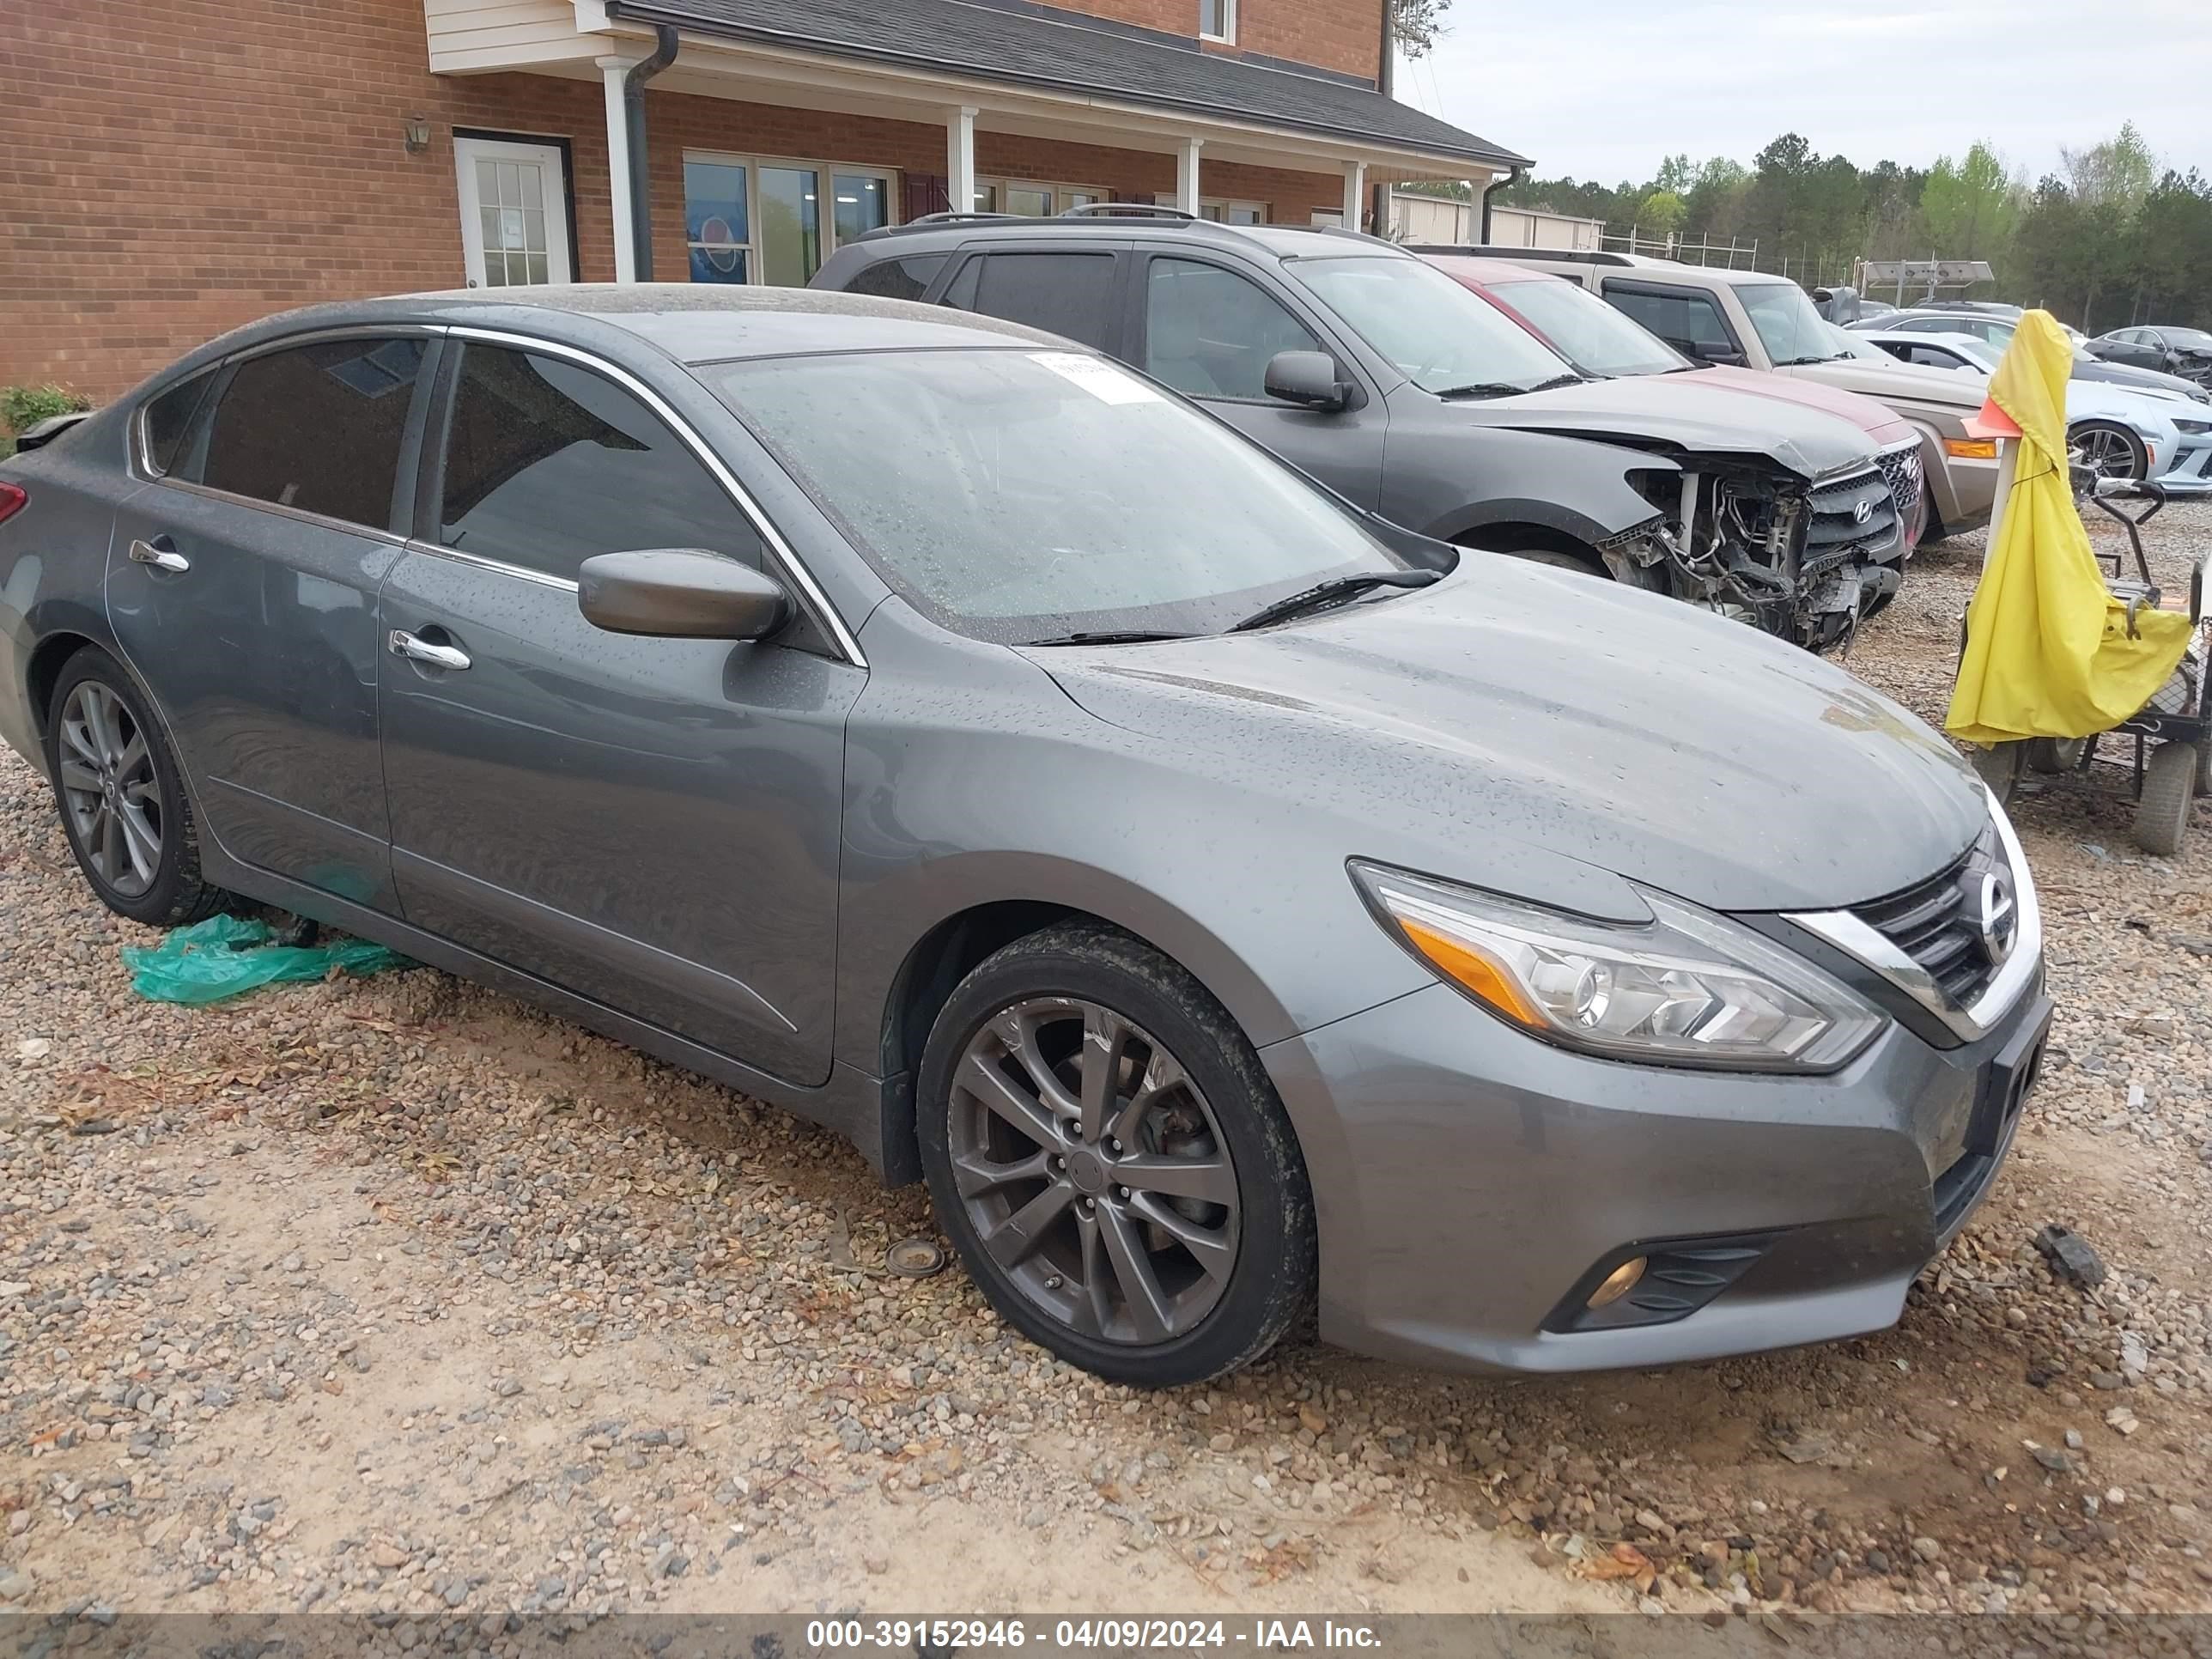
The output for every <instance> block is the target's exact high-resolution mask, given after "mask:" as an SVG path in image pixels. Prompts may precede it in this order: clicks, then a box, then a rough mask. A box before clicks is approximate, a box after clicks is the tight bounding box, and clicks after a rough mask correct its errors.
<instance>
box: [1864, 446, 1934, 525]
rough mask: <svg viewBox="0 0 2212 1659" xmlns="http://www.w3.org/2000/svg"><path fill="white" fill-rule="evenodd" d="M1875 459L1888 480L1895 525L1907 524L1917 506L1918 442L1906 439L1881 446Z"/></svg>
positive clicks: (1919, 479) (1919, 478)
mask: <svg viewBox="0 0 2212 1659" xmlns="http://www.w3.org/2000/svg"><path fill="white" fill-rule="evenodd" d="M1876 460H1877V462H1878V464H1879V465H1880V466H1881V476H1882V477H1885V478H1887V480H1888V481H1889V498H1890V500H1891V501H1893V502H1894V503H1895V504H1896V507H1897V519H1898V522H1899V524H1911V522H1912V515H1913V514H1914V513H1917V511H1918V510H1919V507H1920V491H1921V489H1922V488H1923V484H1922V481H1921V477H1920V443H1919V441H1918V440H1917V439H1912V438H1909V439H1907V440H1906V441H1905V442H1903V443H1901V444H1899V445H1898V446H1897V447H1895V448H1893V449H1885V450H1884V451H1882V453H1881V455H1880V456H1878V457H1877V458H1876Z"/></svg>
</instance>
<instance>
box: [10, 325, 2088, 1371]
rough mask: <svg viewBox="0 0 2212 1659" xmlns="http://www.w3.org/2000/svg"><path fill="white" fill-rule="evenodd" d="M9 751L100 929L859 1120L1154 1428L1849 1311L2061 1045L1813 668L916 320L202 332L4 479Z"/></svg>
mask: <svg viewBox="0 0 2212 1659" xmlns="http://www.w3.org/2000/svg"><path fill="white" fill-rule="evenodd" d="M0 735H4V736H5V737H6V738H7V739H8V741H9V743H10V744H13V745H14V746H15V748H16V749H17V750H21V752H22V753H23V754H24V755H26V756H27V757H32V758H33V761H34V762H35V763H36V764H38V765H39V766H40V767H41V768H42V769H44V771H45V772H46V775H47V776H48V777H49V778H50V779H51V780H52V784H53V787H54V791H55V795H56V799H57V801H58V806H59V810H60V812H61V816H62V819H63V823H64V826H65V827H66V829H67V832H68V836H69V839H70V844H71V846H72V847H73V848H74V849H75V851H76V856H77V859H78V861H79V863H80V864H81V865H82V867H83V870H84V873H85V876H86V878H87V879H88V881H89V882H90V884H91V885H92V887H93V889H94V891H95V892H96V893H97V894H98V895H99V896H100V899H101V900H102V901H104V902H106V904H107V905H108V906H109V907H110V908H112V909H114V910H116V911H118V912H120V913H121V914H122V915H125V916H129V917H132V918H135V919H136V920H137V921H143V922H149V923H152V924H154V925H156V926H162V925H168V924H173V923H177V922H180V921H185V920H187V919H190V918H192V917H195V916H198V915H204V914H205V913H208V912H210V911H211V910H213V909H215V908H219V907H221V906H222V905H224V904H226V903H228V902H233V901H234V896H243V897H245V898H246V899H250V900H253V901H258V902H264V903H267V904H270V905H276V906H280V907H283V908H288V909H290V910H293V911H296V912H299V913H301V914H302V915H308V916H313V917H316V918H319V919H320V920H322V921H326V922H330V923H333V924H335V925H337V926H339V927H344V928H346V929H349V930H350V931H352V932H354V933H360V934H362V935H365V936H367V937H369V938H371V939H380V940H383V941H385V942H386V943H388V944H390V945H394V946H396V947H398V949H400V950H402V951H406V952H407V953H409V954H410V955H412V956H414V957H418V958H420V959H421V960H422V961H423V962H426V963H432V964H434V965H435V966H437V967H440V968H443V969H448V970H450V971H452V972H454V973H457V974H461V975H466V976H468V977H470V978H472V979H477V980H480V981H484V982H485V983H487V984H490V985H494V986H497V987H501V988H503V989H506V990H508V991H511V992H513V993H514V994H517V995H520V996H522V997H526V998H528V999H530V1000H533V1001H536V1002H538V1003H540V1004H543V1005H544V1006H548V1007H550V1008H552V1009H555V1010H556V1011H558V1012H562V1013H564V1014H566V1015H568V1016H569V1017H571V1018H574V1019H576V1020H578V1021H580V1022H581V1023H583V1024H588V1025H591V1026H593V1027H595V1028H597V1029H598V1030H602V1031H605V1032H606V1033H608V1034H610V1035H611V1036H616V1037H618V1038H620V1039H622V1040H623V1041H624V1042H629V1043H632V1044H635V1046H636V1047H638V1048H642V1049H645V1050H647V1051H649V1052H651V1053H653V1054H658V1055H660V1056H662V1057H664V1058H665V1059H667V1060H671V1061H673V1062H675V1063H677V1064H678V1065H682V1066H689V1067H691V1068H693V1069H695V1070H697V1071H699V1072H702V1073H707V1074H708V1075H711V1076H713V1077H715V1078H718V1079H722V1080H723V1081H725V1082H726V1083H728V1084H730V1085H733V1086H735V1087H737V1088H739V1089H742V1090H744V1091H746V1092H747V1093H749V1094H751V1095H754V1096H757V1097H762V1098H763V1099H766V1100H769V1101H774V1102H776V1103H781V1104H782V1105H784V1106H786V1107H788V1108H789V1109H792V1110H793V1111H796V1112H799V1113H800V1114H803V1115H805V1116H807V1117H810V1118H812V1119H815V1120H817V1121H820V1122H822V1123H824V1124H827V1125H829V1126H830V1127H833V1128H835V1129H836V1130H837V1131H838V1132H839V1133H842V1134H845V1135H847V1136H849V1137H850V1138H851V1139H853V1140H854V1141H855V1142H856V1143H857V1144H858V1145H859V1146H860V1148H861V1150H862V1151H863V1152H865V1153H866V1156H867V1157H868V1158H869V1160H870V1161H871V1162H872V1164H874V1165H875V1166H876V1167H877V1168H878V1170H880V1171H881V1172H882V1174H883V1175H884V1177H885V1179H887V1180H889V1181H891V1182H908V1181H913V1180H915V1179H927V1182H928V1183H929V1188H930V1193H931V1195H932V1197H933V1200H934V1201H935V1205H936V1209H937V1213H938V1216H939V1218H940V1220H941V1221H942V1223H943V1225H944V1227H945V1231H946V1232H947V1233H948V1234H949V1235H950V1236H951V1239H952V1240H953V1242H954V1243H955V1244H956V1245H957V1248H958V1249H959V1251H960V1254H961V1255H962V1257H963V1260H964V1261H965V1262H966V1264H967V1267H968V1269H969V1272H970V1273H972V1274H973V1275H974V1276H975V1279H976V1280H977V1282H978V1283H979V1284H980V1285H981V1287H982V1289H983V1291H984V1292H985V1293H986V1294H987V1296H988V1297H990V1299H991V1301H992V1302H993V1304H994V1305H995V1306H996V1307H997V1308H998V1309H999V1310H1000V1312H1001V1313H1002V1314H1004V1316H1006V1318H1007V1319H1008V1320H1009V1321H1011V1322H1012V1323H1013V1324H1014V1325H1016V1326H1017V1327H1018V1328H1020V1329H1021V1330H1022V1331H1024V1333H1026V1334H1028V1335H1029V1336H1030V1337H1031V1338H1033V1339H1034V1340H1036V1341H1038V1342H1039V1343H1042V1344H1043V1345H1044V1346H1046V1347H1048V1348H1050V1349H1051V1350H1053V1351H1054V1352H1056V1353H1058V1354H1060V1355H1062V1356H1064V1357H1065V1358H1068V1359H1070V1360H1072V1361H1073V1362H1075V1363H1076V1364H1080V1365H1083V1366H1085V1367H1088V1368H1089V1369H1091V1370H1094V1371H1096V1372H1098V1373H1099V1374H1101V1375H1103V1376H1109V1377H1112V1378H1115V1379H1119V1380H1123V1381H1127V1382H1132V1383H1146V1384H1169V1383H1184V1382H1188V1381H1191V1380H1194V1379H1196V1378H1200V1377H1206V1376H1212V1375H1214V1374H1216V1373H1218V1372H1220V1371H1222V1370H1226V1369H1228V1368H1230V1367H1232V1366H1235V1365H1237V1364H1242V1363H1243V1362H1245V1361H1248V1360H1250V1359H1252V1358H1255V1356H1257V1355H1259V1354H1261V1353H1262V1352H1265V1351H1266V1350H1267V1347H1268V1346H1269V1345H1270V1344H1272V1343H1273V1342H1274V1341H1275V1340H1277V1339H1278V1338H1279V1337H1280V1336H1281V1335H1282V1334H1283V1333H1284V1332H1285V1329H1287V1328H1289V1327H1290V1326H1291V1323H1292V1322H1294V1321H1295V1320H1296V1319H1297V1317H1298V1316H1299V1314H1300V1312H1301V1310H1303V1309H1304V1308H1305V1307H1307V1306H1308V1305H1309V1304H1310V1303H1311V1302H1312V1301H1313V1299H1314V1298H1315V1297H1316V1296H1317V1297H1318V1300H1319V1304H1320V1319H1321V1331H1322V1335H1323V1336H1324V1337H1326V1338H1327V1339H1328V1340H1332V1341H1336V1342H1340V1343H1342V1344H1345V1345H1346V1346H1351V1347H1354V1348H1358V1349H1361V1350H1364V1351H1366V1352H1372V1353H1380V1354H1386V1355H1395V1356H1400V1357H1402V1358H1407V1359H1410V1360H1414V1361H1419V1362H1424V1363H1432V1364H1446V1365H1461V1366H1480V1367H1489V1368H1501V1369H1506V1370H1525V1371H1558V1370H1583V1369H1588V1368H1593V1367H1606V1366H1620V1365H1647V1364H1655V1363H1660V1362H1665V1361H1673V1360H1687V1359H1696V1358H1705V1357H1709V1356H1713V1355H1719V1354H1727V1353H1735V1352H1745V1351H1747V1350H1753V1349H1763V1348H1771V1347H1776V1346H1784V1345H1787V1344H1795V1343H1802V1342H1809V1341H1816V1340H1824V1339H1828V1338H1835V1337H1842V1336H1847V1335H1851V1334H1857V1333H1861V1332H1865V1331H1870V1330H1874V1329H1877V1328H1881V1327H1882V1326H1885V1325H1887V1324H1888V1323H1890V1322H1892V1321H1893V1320H1894V1319H1895V1318H1896V1317H1897V1316H1898V1313H1899V1309H1900V1307H1901V1305H1902V1304H1903V1301H1904V1297H1905V1290H1906V1287H1907V1285H1909V1284H1910V1283H1911V1279H1912V1278H1913V1276H1914V1274H1915V1273H1917V1271H1918V1270H1919V1268H1920V1267H1922V1265H1923V1263H1925V1262H1926V1261H1928V1260H1929V1257H1930V1256H1931V1255H1933V1254H1934V1253H1935V1252H1936V1250H1938V1249H1940V1248H1942V1244H1943V1243H1944V1242H1945V1241H1946V1240H1947V1239H1948V1237H1950V1236H1951V1235H1952V1234H1953V1233H1954V1232H1955V1231H1957V1230H1958V1229H1959V1228H1960V1226H1961V1225H1963V1224H1964V1222H1965V1219H1966V1216H1967V1214H1968V1212H1970V1211H1971V1210H1972V1208H1973V1206H1975V1204H1976V1203H1977V1202H1978V1200H1980V1198H1981V1197H1982V1195H1983V1194H1984V1192H1985V1191H1986V1190H1987V1188H1988V1187H1989V1185H1990V1181H1991V1180H1992V1178H1993V1177H1994V1176H1995V1174H1996V1170H1997V1168H1998V1166H1999V1164H2001V1163H2002V1159H2003V1158H2004V1156H2005V1153H2006V1151H2007V1149H2008V1146H2009V1144H2010V1141H2011V1139H2012V1136H2013V1133H2014V1131H2015V1127H2016V1125H2017V1122H2018V1120H2019V1115H2020V1111H2021V1103H2022V1101H2023V1099H2024V1097H2026V1095H2027V1091H2028V1090H2029V1088H2030V1086H2031V1085H2032V1084H2033V1081H2034V1079H2035V1075H2036V1069H2037V1062H2038V1060H2039V1055H2040V1053H2041V1047H2042V1042H2043V1038H2044V1033H2045V1029H2046V1027H2047V1025H2048V1023H2049V1019H2050V1013H2051V1008H2050V1004H2049V1003H2048V1002H2047V1001H2046V1000H2045V997H2044V994H2043V973H2042V940H2041V927H2040V922H2039V916H2038V911H2037V906H2036V898H2035V890H2034V887H2033V884H2032V882H2031V880H2030V878H2029V875H2028V871H2027V865H2026V862H2025V860H2023V858H2022V856H2021V849H2020V846H2019V843H2018V842H2016V841H2015V838H2014V836H2013V832H2012V829H2011V828H2010V826H2009V825H2008V823H2006V821H2005V817H2004V815H2003V813H2002V811H2000V810H1998V808H1997V807H1996V805H1994V804H1993V803H1992V802H1991V800H1990V797H1989V796H1988V794H1987V793H1985V792H1984V790H1983V789H1981V788H1980V787H1978V785H1977V783H1976V782H1975V781H1974V779H1973V776H1972V773H1971V772H1970V771H1969V770H1968V769H1966V767H1965V766H1964V765H1963V764H1962V763H1960V761H1959V760H1958V759H1957V757H1955V756H1954V753H1953V752H1952V750H1950V748H1949V746H1948V744H1945V743H1944V742H1943V740H1942V738H1939V737H1937V736H1936V734H1935V733H1934V732H1930V731H1929V730H1928V729H1927V728H1926V727H1925V726H1922V725H1921V724H1920V723H1919V722H1918V721H1917V720H1914V719H1913V718H1912V716H1911V715H1910V714H1906V713H1905V712H1904V711H1903V710H1902V709H1900V708H1898V707H1896V706H1895V705H1894V704H1893V703H1890V702H1887V701H1885V700H1884V699H1883V698H1881V697H1880V696H1876V695H1875V694H1874V693H1873V692H1871V691H1869V690H1867V689H1866V688H1865V687H1864V686H1863V685H1862V684H1858V683H1857V681H1855V680H1853V679H1851V678H1850V677H1849V676H1847V675H1846V674H1844V673H1843V672H1842V671H1838V670H1837V669H1834V668H1831V667H1830V666H1828V665H1826V664H1824V663H1822V662H1820V661H1819V660H1818V659H1814V658H1813V657H1810V656H1808V655H1806V654H1805V653H1801V652H1798V651H1796V650H1794V649H1792V648H1790V647H1788V646H1785V645H1784V644H1781V643H1780V642H1778V641H1773V640H1770V639H1765V638H1763V637H1761V636H1759V635H1757V634H1755V633H1753V631H1751V630H1750V629H1744V628H1741V627H1738V626H1736V625H1735V624H1734V623H1729V622H1727V621H1724V620H1722V619H1720V618H1718V617H1712V616H1708V615H1705V614H1703V613H1700V612H1698V611H1692V610H1690V609H1689V608H1687V607H1686V606H1683V605H1679V604H1675V603H1673V602H1671V601H1668V600H1666V599H1659V598H1656V597H1654V596H1651V595H1649V594H1645V593H1642V592H1636V591H1633V590H1632V589H1628V588H1626V587H1620V586H1613V585H1608V584H1601V583H1598V582H1594V581H1590V580H1587V579H1586V578H1583V577H1581V576H1578V575H1576V574H1570V573H1567V572H1563V571H1559V570H1554V569H1551V568H1546V567H1543V566H1540V565H1533V564H1528V563H1525V562H1520V561H1517V560H1513V559H1508V558H1497V557H1491V556H1486V555H1483V554H1480V553H1476V552H1462V550H1456V549H1453V548H1449V547H1445V546H1443V545H1440V544H1435V543H1431V542H1428V541H1426V540H1424V539H1422V538H1418V537H1414V536H1411V535H1408V534H1407V533H1406V532H1401V531H1399V530H1395V529H1394V528H1392V527H1391V526H1389V525H1388V524H1386V523H1384V522H1383V521H1382V520H1377V519H1374V518H1371V517H1368V516H1366V515H1364V514H1363V513H1359V512H1358V511H1357V510H1356V509H1354V508H1352V507H1349V506H1347V505H1346V503H1345V502H1343V501H1340V500H1339V499H1338V498H1336V497H1335V496H1334V495H1329V494H1328V493H1327V492H1325V491H1324V490H1322V489H1320V488H1319V487H1318V486H1316V485H1315V484H1313V483H1310V482H1309V481H1308V480H1307V479H1306V478H1305V477H1303V476H1302V475H1300V474H1298V473H1297V472H1294V471H1291V470H1290V469H1288V468H1287V467H1285V466H1284V465H1281V464H1279V463H1278V462H1276V461H1275V460H1273V459H1271V458H1270V457H1269V456H1268V455H1267V453H1265V452H1263V451H1261V449H1259V448H1257V447H1255V446H1254V445H1252V444H1251V443H1250V442H1249V441H1246V440H1245V439H1243V437H1241V436H1239V435H1237V433H1235V432H1234V431H1232V430H1231V429H1230V428H1228V427H1226V426H1225V425H1223V424H1221V423H1219V422H1217V421H1215V420H1214V419H1212V417H1211V416H1207V415H1206V414H1204V413H1201V412H1200V411H1199V410H1196V409H1194V407H1192V406H1191V405H1189V404H1186V403H1184V402H1183V401H1182V400H1181V399H1180V398H1177V397H1176V396H1175V395H1174V394H1173V393H1171V392H1165V391H1164V390H1163V389H1162V388H1160V387H1159V386H1157V385H1155V384H1153V383H1152V382H1151V381H1149V380H1145V379H1144V378H1142V377H1141V376H1139V375H1137V374H1133V373H1131V372H1130V371H1128V370H1127V369H1125V368H1121V367H1118V366H1116V365H1115V364H1114V363H1112V362H1108V361H1106V360H1105V359H1103V358H1101V357H1099V356H1095V355H1092V354H1091V353H1088V352H1085V351H1083V350H1081V349H1076V348H1073V347H1071V346H1069V345H1068V344H1066V343H1065V342H1061V341H1057V340H1054V339H1052V338H1049V337H1046V336H1042V335H1039V334H1036V333H1033V332H1031V331H1027V330H1024V329H1021V328H1018V327H1014V326H1012V325H1001V324H998V323H994V322H991V321H988V320H985V319H978V318H975V317H970V316H963V315H956V314H954V313H947V312H945V311H942V310H925V309H923V308H921V307H915V306H908V305H904V304H901V303H897V302H894V301H871V300H859V299H852V298H847V297H842V296H837V295H821V294H806V293H791V292H781V291H775V290H755V289H734V290H733V289H709V290H704V291H702V290H698V289H686V288H653V287H641V288H623V289H606V288H600V289H594V288H580V289H526V290H514V291H513V292H512V294H511V295H495V294H486V293H469V294H453V295H428V296H421V297H415V298H406V299H394V300H385V301H371V302H364V303H361V304H355V305H341V306H332V307H321V308H319V309H315V310H311V311H306V312H299V313H292V314H290V315H287V316H282V317H277V318H273V319H270V320H268V321H266V322H263V323H260V324H258V325H253V326H252V327H250V328H247V329H244V330H241V331H239V332H236V333H234V334H231V335H228V336H227V337H224V338H222V339H221V340H218V341H216V342H215V343H212V344H210V345H208V346H206V347H204V348H203V349H200V350H198V351H196V352H194V353H192V354H191V356H187V357H185V359H183V360H182V361H181V362H179V363H177V364H176V365H174V366H173V368H168V369H167V370H164V371H163V372H162V373H161V374H157V375H155V377H154V378H153V379H152V380H149V381H148V382H147V383H146V384H145V385H144V386H141V387H140V388H139V389H138V390H137V391H136V392H133V393H131V395H130V396H128V397H126V398H123V399H121V400H120V401H118V403H116V404H114V405H112V407H110V408H107V409H105V410H101V411H100V412H99V413H97V414H95V415H93V416H90V417H89V418H87V419H85V420H83V421H82V422H80V423H78V424H77V425H76V426H75V427H74V428H71V429H70V430H68V431H66V432H65V433H63V434H61V435H58V436H52V437H51V440H50V441H46V442H44V443H43V444H42V445H41V446H40V447H37V448H35V449H33V450H31V451H30V452H28V453H24V454H21V455H19V456H17V457H16V458H15V459H12V460H9V461H6V462H4V463H0Z"/></svg>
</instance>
